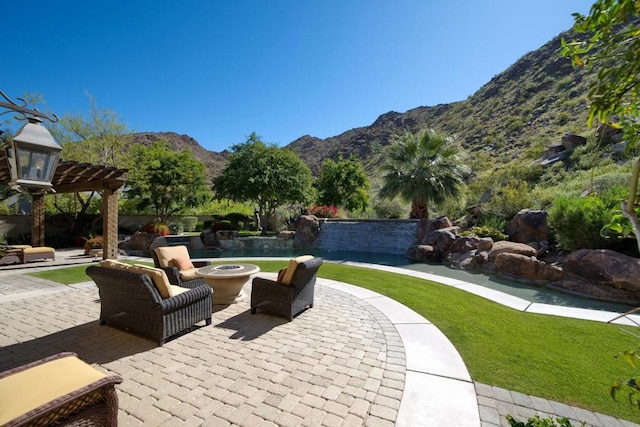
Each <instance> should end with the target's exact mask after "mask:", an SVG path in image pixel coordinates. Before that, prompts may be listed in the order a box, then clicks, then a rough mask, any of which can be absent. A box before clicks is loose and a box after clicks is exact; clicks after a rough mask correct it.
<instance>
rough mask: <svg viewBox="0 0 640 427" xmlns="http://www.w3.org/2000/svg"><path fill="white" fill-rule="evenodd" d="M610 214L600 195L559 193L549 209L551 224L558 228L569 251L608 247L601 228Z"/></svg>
mask: <svg viewBox="0 0 640 427" xmlns="http://www.w3.org/2000/svg"><path fill="white" fill-rule="evenodd" d="M610 217H611V214H610V210H609V209H607V207H606V206H605V204H604V203H603V202H602V200H601V199H600V198H599V197H598V196H597V195H592V196H587V197H559V198H558V199H556V200H555V201H554V202H553V203H552V204H551V208H550V209H549V225H551V227H553V229H554V231H555V234H556V238H557V240H558V245H559V246H560V247H561V248H563V249H566V250H570V251H573V250H578V249H602V248H604V247H606V246H607V242H606V240H605V238H604V237H603V236H602V234H601V233H600V230H602V228H603V227H604V226H605V224H608V223H609V220H610Z"/></svg>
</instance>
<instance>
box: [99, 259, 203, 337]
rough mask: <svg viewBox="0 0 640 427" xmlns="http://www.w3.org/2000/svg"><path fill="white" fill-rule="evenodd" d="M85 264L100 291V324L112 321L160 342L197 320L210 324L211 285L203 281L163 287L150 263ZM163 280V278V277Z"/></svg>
mask: <svg viewBox="0 0 640 427" xmlns="http://www.w3.org/2000/svg"><path fill="white" fill-rule="evenodd" d="M125 268H129V269H124V268H123V269H120V268H110V267H96V266H90V267H87V270H86V271H87V275H88V276H89V277H91V278H92V279H93V281H94V282H95V283H96V285H97V286H98V290H99V292H100V324H101V325H105V324H108V325H113V326H117V327H120V328H123V329H126V330H128V331H130V332H133V333H136V334H140V335H143V336H145V337H148V338H151V339H153V340H154V341H156V342H157V343H158V345H162V344H164V343H165V341H166V340H167V338H169V337H171V336H173V335H175V334H177V333H179V332H182V331H184V330H187V329H189V328H191V327H192V326H193V325H195V324H196V323H198V322H201V321H203V320H204V321H205V323H206V324H207V325H210V324H211V312H212V303H211V293H212V292H211V287H209V285H207V284H206V283H202V284H196V285H195V286H193V287H191V288H189V287H188V286H187V285H188V283H187V282H183V283H182V285H183V286H182V287H178V286H171V285H169V284H168V283H167V284H166V286H164V287H162V288H160V289H159V288H158V286H157V285H156V284H155V283H154V281H157V280H158V278H157V277H154V279H152V277H151V276H155V274H154V272H153V270H155V272H159V273H162V274H163V275H164V273H163V271H162V270H160V269H153V268H151V267H146V269H147V270H146V271H145V270H144V269H145V267H137V268H135V269H134V268H132V267H130V266H129V267H125ZM165 280H166V278H165Z"/></svg>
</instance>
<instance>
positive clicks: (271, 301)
mask: <svg viewBox="0 0 640 427" xmlns="http://www.w3.org/2000/svg"><path fill="white" fill-rule="evenodd" d="M309 258H310V259H309ZM321 265H322V258H313V257H308V258H307V259H306V260H300V261H298V260H295V259H294V260H291V261H290V262H289V266H288V267H287V268H286V269H285V270H280V273H279V274H278V280H275V281H274V280H269V279H264V278H262V277H256V278H254V279H253V282H252V286H251V314H256V310H257V309H258V308H260V309H262V310H266V311H270V312H273V313H277V314H281V315H283V316H286V317H287V318H288V319H289V321H291V320H293V317H294V316H295V315H297V314H298V313H300V312H302V311H303V310H305V309H306V308H307V307H308V308H312V307H313V293H314V288H315V284H316V273H317V272H318V269H319V268H320V266H321ZM287 270H289V271H288V273H289V274H287ZM287 276H288V277H287Z"/></svg>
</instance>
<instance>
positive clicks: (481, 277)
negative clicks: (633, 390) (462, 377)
mask: <svg viewBox="0 0 640 427" xmlns="http://www.w3.org/2000/svg"><path fill="white" fill-rule="evenodd" d="M307 254H311V255H313V256H316V257H321V258H323V259H325V260H331V261H353V262H363V263H368V264H378V265H388V266H391V267H399V268H406V269H408V270H413V271H420V272H423V273H431V274H437V275H439V276H444V277H449V278H452V279H458V280H463V281H466V282H469V283H474V284H476V285H480V286H484V287H486V288H490V289H494V290H497V291H500V292H504V293H506V294H509V295H513V296H516V297H519V298H522V299H524V300H527V301H530V302H535V303H542V304H552V305H560V306H565V307H577V308H588V309H592V310H605V311H613V312H626V311H628V310H630V309H632V308H634V306H630V305H626V304H618V303H610V302H605V301H598V300H594V299H590V298H585V297H581V296H578V295H573V294H569V293H565V292H561V291H556V290H553V289H549V288H544V287H541V286H535V285H527V284H523V283H520V282H516V281H514V280H507V279H503V278H500V277H496V276H490V275H486V274H482V273H474V272H470V271H466V270H454V269H451V268H449V267H447V266H444V265H442V264H430V263H423V262H414V261H411V260H409V259H407V258H406V257H405V256H404V255H393V254H382V253H374V252H354V251H327V250H321V249H307V250H301V251H300V250H274V249H263V250H261V249H251V250H246V249H245V250H225V251H206V252H193V253H192V254H191V256H192V258H236V257H243V258H265V257H284V258H291V257H296V256H299V255H307Z"/></svg>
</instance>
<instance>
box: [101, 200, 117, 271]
mask: <svg viewBox="0 0 640 427" xmlns="http://www.w3.org/2000/svg"><path fill="white" fill-rule="evenodd" d="M102 239H103V243H102V259H117V258H118V190H113V189H110V188H108V189H105V190H103V191H102Z"/></svg>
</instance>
